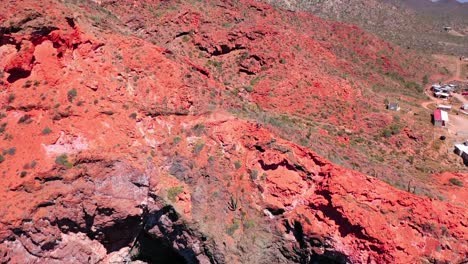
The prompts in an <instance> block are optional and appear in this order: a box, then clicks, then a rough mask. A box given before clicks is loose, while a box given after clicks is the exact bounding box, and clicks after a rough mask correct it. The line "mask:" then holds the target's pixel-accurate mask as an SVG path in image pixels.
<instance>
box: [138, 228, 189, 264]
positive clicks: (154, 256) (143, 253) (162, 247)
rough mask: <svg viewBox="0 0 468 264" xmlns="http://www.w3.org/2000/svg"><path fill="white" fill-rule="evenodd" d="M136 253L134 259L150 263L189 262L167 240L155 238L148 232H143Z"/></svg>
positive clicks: (183, 263)
mask: <svg viewBox="0 0 468 264" xmlns="http://www.w3.org/2000/svg"><path fill="white" fill-rule="evenodd" d="M134 250H135V255H134V256H133V257H132V260H133V261H135V260H140V261H143V262H146V263H148V264H188V263H189V262H187V260H186V259H185V258H184V257H183V256H182V255H180V254H179V253H178V252H177V251H176V250H175V249H174V248H173V247H172V246H171V245H170V244H169V243H167V242H166V241H164V240H162V239H159V238H154V237H152V236H151V235H149V234H148V233H146V232H142V233H141V234H140V235H139V237H138V240H137V243H136V245H135V249H134Z"/></svg>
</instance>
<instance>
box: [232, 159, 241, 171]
mask: <svg viewBox="0 0 468 264" xmlns="http://www.w3.org/2000/svg"><path fill="white" fill-rule="evenodd" d="M234 167H235V168H236V169H237V170H238V169H240V167H242V163H241V162H240V160H236V161H235V162H234Z"/></svg>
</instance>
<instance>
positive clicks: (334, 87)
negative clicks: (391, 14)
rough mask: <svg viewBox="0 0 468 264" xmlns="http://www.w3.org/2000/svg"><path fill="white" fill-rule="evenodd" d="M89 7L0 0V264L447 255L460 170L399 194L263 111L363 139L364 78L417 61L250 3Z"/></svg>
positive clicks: (460, 218)
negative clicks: (428, 189) (425, 189)
mask: <svg viewBox="0 0 468 264" xmlns="http://www.w3.org/2000/svg"><path fill="white" fill-rule="evenodd" d="M95 2H99V3H100V2H102V3H101V4H102V5H99V4H97V3H96V4H93V3H91V2H89V3H87V4H86V5H85V4H73V3H71V2H65V3H63V2H62V1H53V0H51V1H47V2H46V1H20V2H18V1H4V3H2V5H1V6H0V55H1V56H0V67H1V70H2V72H1V76H0V77H1V86H0V103H1V118H2V119H1V120H0V128H1V129H2V130H1V136H2V137H1V139H0V149H1V150H2V156H1V157H2V159H1V162H0V172H1V177H2V180H1V181H0V199H1V201H3V203H2V205H1V206H0V216H1V217H0V252H1V254H0V262H2V263H124V262H130V261H132V260H141V261H145V262H154V263H177V261H181V260H183V259H184V260H185V261H187V262H189V263H310V262H312V263H313V262H314V261H317V262H328V263H418V262H432V263H443V262H444V261H449V262H455V263H457V262H461V261H463V260H464V258H465V257H466V255H467V254H468V243H467V241H466V237H467V234H468V224H467V223H466V219H468V210H467V207H466V204H465V203H464V201H465V198H466V197H465V196H466V187H465V186H467V182H466V176H467V175H466V173H465V174H464V173H450V174H442V175H441V176H434V180H433V181H432V182H431V183H430V184H431V186H433V188H434V189H437V190H440V191H441V196H443V197H442V198H440V199H439V198H437V197H434V198H429V197H423V196H417V195H415V194H413V193H412V189H411V187H412V186H409V187H408V189H409V192H408V191H403V190H398V189H396V188H394V187H392V186H391V185H389V184H387V183H384V182H382V181H381V180H379V179H377V178H374V177H371V176H368V175H365V174H363V173H360V172H357V171H354V170H350V169H346V168H342V167H340V166H338V165H336V164H333V163H332V162H331V161H329V160H327V159H325V158H324V157H321V156H320V155H319V154H317V153H316V152H314V151H313V150H311V149H309V148H307V147H303V146H299V145H298V144H295V143H292V142H290V141H288V140H285V139H283V138H282V137H281V136H280V135H279V134H278V133H279V132H278V130H280V129H279V128H278V127H280V128H281V127H288V124H289V123H288V122H290V120H286V119H284V120H283V121H284V122H285V123H281V124H280V125H279V126H277V127H276V129H275V128H272V127H271V126H269V125H265V124H264V122H261V120H262V118H265V119H266V118H269V117H270V116H271V115H274V114H288V115H291V116H293V115H294V116H295V117H296V118H299V119H300V120H307V118H308V119H309V121H310V120H312V121H317V122H327V123H329V124H332V125H334V126H340V127H343V131H345V128H346V129H350V130H359V129H361V128H364V129H365V130H363V133H364V132H365V133H369V134H371V133H374V132H375V133H380V132H379V131H380V129H381V128H382V127H385V126H387V125H389V124H390V123H391V122H392V121H391V120H392V117H393V116H392V115H391V114H389V113H387V112H382V113H379V112H373V111H370V110H369V108H372V107H377V106H379V105H380V104H381V102H380V98H376V95H375V94H365V93H366V92H368V91H369V89H365V87H367V88H369V86H371V85H372V84H374V83H379V82H381V81H383V80H385V78H387V77H385V76H386V74H385V72H387V73H388V72H390V71H391V72H392V73H393V74H394V73H398V74H399V75H401V76H405V77H408V78H420V77H421V76H420V75H421V74H418V73H415V72H413V70H411V67H409V66H408V63H414V64H415V65H416V64H417V63H418V62H415V61H413V60H411V59H412V58H415V55H412V54H408V53H406V52H405V51H403V50H400V49H398V48H396V47H393V46H391V45H389V44H388V43H385V42H384V41H381V40H379V39H377V38H376V37H374V36H372V35H369V34H368V33H365V32H364V31H362V30H360V29H359V28H357V27H355V26H347V25H343V24H339V23H334V22H326V21H322V20H320V19H319V18H317V17H314V16H311V15H308V14H305V13H291V12H286V11H280V10H276V9H274V8H272V7H271V6H269V5H266V4H262V3H258V2H255V1H239V2H238V1H193V2H192V1H187V2H183V3H180V4H178V3H172V2H168V1H136V2H135V1H123V0H122V1H95ZM217 18H218V19H219V21H218V20H217ZM221 18H222V19H226V21H224V20H221ZM343 39H346V42H345V43H348V44H349V45H343V44H339V43H340V42H342V40H343ZM297 45H298V47H296V46H297ZM345 47H346V48H345ZM292 50H296V51H297V52H294V51H292ZM383 53H387V54H389V55H385V54H383ZM353 60H354V62H353ZM366 65H367V66H366ZM404 65H406V66H404ZM424 67H425V66H421V67H420V68H419V69H421V71H422V72H423V73H424V71H423V70H424V69H425V68H424ZM370 68H372V69H374V70H370ZM378 72H380V73H383V76H382V74H378ZM389 74H390V73H389ZM346 76H349V77H346ZM347 78H348V79H347ZM250 86H251V87H250ZM251 88H252V89H253V90H251ZM249 90H251V91H250V92H249ZM309 95H310V96H309ZM317 109H319V110H323V109H327V111H328V110H329V111H330V112H329V113H328V115H329V116H327V117H323V118H322V117H321V118H318V117H317V118H316V120H315V118H314V117H316V116H318V115H319V114H320V113H321V112H320V111H318V110H317ZM233 113H234V114H233ZM239 113H242V114H239ZM252 113H254V114H255V116H254V118H252ZM355 113H358V114H361V115H362V116H363V119H358V120H355V122H353V121H352V120H354V114H355ZM244 114H245V115H247V116H249V117H250V118H249V119H250V120H244V119H242V118H240V117H242V116H243V115H244ZM271 122H273V121H271ZM271 122H270V123H271ZM295 125H297V124H295ZM296 128H297V127H296ZM303 130H305V129H303ZM284 131H286V132H287V131H288V130H287V129H286V128H285V129H284V130H283V132H284ZM292 131H297V130H292ZM302 133H303V134H304V136H305V137H307V135H306V134H307V131H302ZM317 133H320V134H323V135H325V136H327V135H328V134H329V132H328V130H319V131H318V132H317ZM350 137H351V136H350V135H348V133H346V131H345V132H344V133H343V134H341V135H339V136H338V137H336V138H334V139H336V141H334V142H333V143H329V142H325V143H323V144H325V145H327V148H334V146H335V145H337V143H338V144H342V145H344V146H345V147H346V146H348V144H351V143H350ZM421 137H422V136H421V135H420V134H418V133H416V132H414V131H413V130H412V129H411V128H410V127H407V128H404V129H403V130H402V133H401V134H400V135H397V136H395V137H392V138H390V139H389V142H390V143H391V144H389V146H385V145H386V144H384V143H381V145H382V146H383V147H386V148H393V147H394V146H396V145H399V146H400V148H402V149H407V151H409V152H411V151H415V149H416V147H415V146H417V144H419V143H414V142H418V140H420V138H421ZM307 138H308V140H310V141H313V140H314V138H313V137H310V136H309V137H307ZM320 144H322V142H320ZM405 164H406V163H405ZM376 169H378V168H376ZM385 170H390V169H384V170H383V171H385ZM408 178H411V177H410V176H409V175H408ZM452 178H456V179H457V180H458V181H461V184H458V185H457V184H455V185H454V184H453V182H454V181H453V180H452V181H450V179H452ZM447 179H449V181H448V183H447ZM401 181H403V182H404V183H405V185H406V182H407V181H406V179H405V180H403V179H401ZM415 181H416V180H415ZM458 181H457V183H459V182H458ZM451 182H452V183H451ZM418 190H419V189H418Z"/></svg>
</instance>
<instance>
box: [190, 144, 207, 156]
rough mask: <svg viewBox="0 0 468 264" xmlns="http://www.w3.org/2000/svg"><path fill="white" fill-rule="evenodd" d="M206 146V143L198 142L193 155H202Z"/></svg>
mask: <svg viewBox="0 0 468 264" xmlns="http://www.w3.org/2000/svg"><path fill="white" fill-rule="evenodd" d="M204 146H205V143H203V142H197V144H195V148H194V149H193V153H195V154H198V153H200V152H201V151H202V149H203V147H204Z"/></svg>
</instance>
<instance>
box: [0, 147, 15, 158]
mask: <svg viewBox="0 0 468 264" xmlns="http://www.w3.org/2000/svg"><path fill="white" fill-rule="evenodd" d="M2 153H3V155H7V154H8V155H10V156H13V155H15V154H16V148H15V147H11V148H9V149H4V150H3V152H2Z"/></svg>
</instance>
